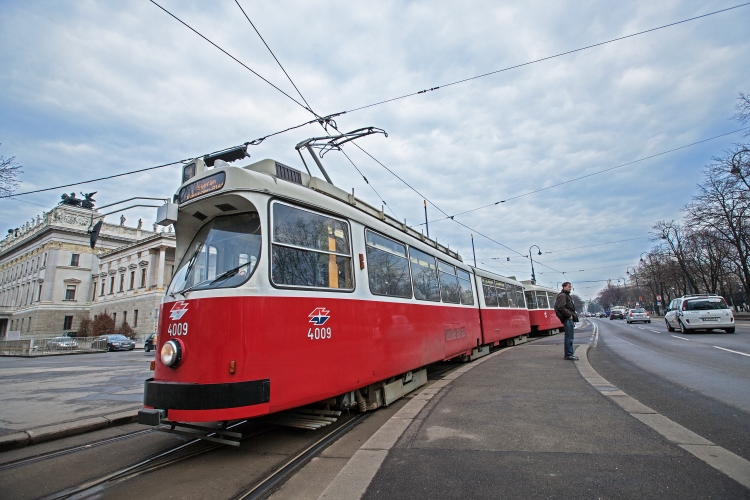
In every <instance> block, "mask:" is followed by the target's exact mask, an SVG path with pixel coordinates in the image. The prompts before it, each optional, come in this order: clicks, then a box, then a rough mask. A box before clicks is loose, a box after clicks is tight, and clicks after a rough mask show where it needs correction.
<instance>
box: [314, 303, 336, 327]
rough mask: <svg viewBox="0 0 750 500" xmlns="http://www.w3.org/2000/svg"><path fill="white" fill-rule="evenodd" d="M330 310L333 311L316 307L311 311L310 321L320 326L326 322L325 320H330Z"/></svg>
mask: <svg viewBox="0 0 750 500" xmlns="http://www.w3.org/2000/svg"><path fill="white" fill-rule="evenodd" d="M330 312H331V311H329V310H327V309H325V308H323V307H316V308H315V309H314V310H313V312H311V313H310V316H309V318H310V323H314V324H316V325H318V326H321V325H323V324H325V322H326V321H328V318H330V317H331V316H330Z"/></svg>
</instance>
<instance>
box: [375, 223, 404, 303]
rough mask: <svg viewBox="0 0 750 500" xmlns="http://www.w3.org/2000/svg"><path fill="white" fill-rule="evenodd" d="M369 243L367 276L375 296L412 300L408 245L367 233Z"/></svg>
mask: <svg viewBox="0 0 750 500" xmlns="http://www.w3.org/2000/svg"><path fill="white" fill-rule="evenodd" d="M365 241H366V242H367V276H368V278H369V281H370V291H371V292H372V293H373V294H375V295H389V296H393V297H403V298H406V299H410V298H411V278H410V276H409V259H407V257H406V245H403V244H401V243H398V242H397V241H394V240H392V239H390V238H386V237H385V236H381V235H379V234H377V233H373V232H372V231H370V230H369V229H368V230H366V231H365Z"/></svg>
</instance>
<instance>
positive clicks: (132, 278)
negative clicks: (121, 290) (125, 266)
mask: <svg viewBox="0 0 750 500" xmlns="http://www.w3.org/2000/svg"><path fill="white" fill-rule="evenodd" d="M133 288H135V271H130V290H132V289H133Z"/></svg>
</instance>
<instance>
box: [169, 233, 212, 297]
mask: <svg viewBox="0 0 750 500" xmlns="http://www.w3.org/2000/svg"><path fill="white" fill-rule="evenodd" d="M202 249H203V243H201V244H199V245H198V246H197V247H196V248H195V252H193V255H192V256H190V260H189V261H188V265H187V271H185V281H186V282H187V280H188V279H190V272H191V271H192V270H193V266H194V265H195V263H196V262H197V261H198V254H199V253H200V251H201V250H202ZM206 281H208V280H205V281H201V282H200V283H196V284H195V285H193V286H191V287H188V288H183V289H182V290H180V291H178V292H175V293H179V294H180V295H182V296H183V297H184V296H185V293H186V292H189V291H190V290H192V289H193V288H195V287H196V286H198V285H201V284H203V283H205V282H206ZM172 297H174V294H172Z"/></svg>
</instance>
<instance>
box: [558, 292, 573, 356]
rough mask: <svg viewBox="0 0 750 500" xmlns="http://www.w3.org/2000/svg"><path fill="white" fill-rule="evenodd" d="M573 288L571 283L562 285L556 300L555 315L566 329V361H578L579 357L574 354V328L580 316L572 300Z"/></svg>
mask: <svg viewBox="0 0 750 500" xmlns="http://www.w3.org/2000/svg"><path fill="white" fill-rule="evenodd" d="M572 288H573V285H571V284H570V282H569V281H566V282H565V283H563V284H562V290H561V291H560V293H559V294H557V300H555V314H556V315H557V317H558V318H559V319H560V321H561V322H562V324H563V326H564V327H565V359H569V360H572V361H576V360H578V357H577V356H576V355H575V354H574V353H573V328H575V323H576V322H577V321H578V314H576V306H575V304H574V303H573V299H571V298H570V290H571V289H572Z"/></svg>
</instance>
